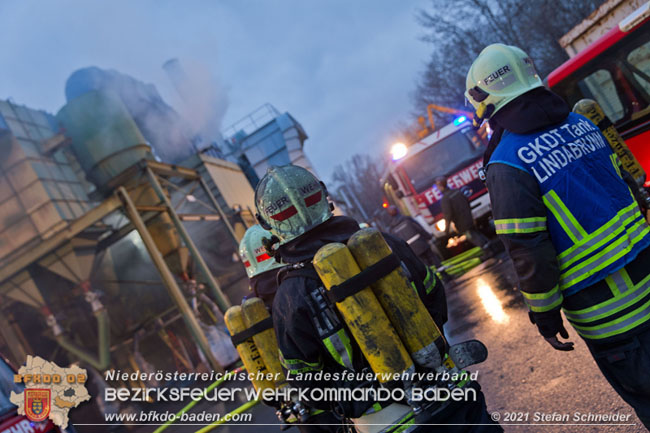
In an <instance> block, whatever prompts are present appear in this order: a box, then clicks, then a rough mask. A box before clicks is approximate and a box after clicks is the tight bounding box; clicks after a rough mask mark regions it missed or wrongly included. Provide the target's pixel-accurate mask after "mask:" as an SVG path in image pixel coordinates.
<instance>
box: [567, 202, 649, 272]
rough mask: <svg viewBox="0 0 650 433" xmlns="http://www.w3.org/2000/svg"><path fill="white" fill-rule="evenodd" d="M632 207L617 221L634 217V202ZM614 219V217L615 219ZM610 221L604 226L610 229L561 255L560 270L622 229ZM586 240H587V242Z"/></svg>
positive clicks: (636, 210)
mask: <svg viewBox="0 0 650 433" xmlns="http://www.w3.org/2000/svg"><path fill="white" fill-rule="evenodd" d="M632 204H633V205H634V206H633V207H632V208H631V209H629V210H628V211H627V212H625V213H624V214H623V215H622V216H620V217H619V218H618V221H620V222H621V223H623V221H625V220H626V219H628V218H629V217H631V216H634V214H635V213H636V212H638V211H639V208H638V207H637V204H636V202H634V203H632ZM639 217H643V216H642V215H641V213H640V212H639ZM615 218H616V217H615ZM615 218H614V219H612V220H610V221H608V222H607V223H606V224H610V225H611V227H610V228H608V229H606V230H603V232H602V233H600V234H598V235H597V236H595V237H594V238H593V239H589V238H586V239H585V240H586V242H585V243H584V244H582V245H580V246H578V247H576V249H575V250H573V251H571V253H569V254H567V255H566V256H564V257H562V254H560V257H559V258H558V259H559V261H560V268H563V267H565V266H568V263H571V261H572V260H573V258H574V257H576V256H578V255H580V254H582V253H583V252H585V251H589V250H590V249H591V248H593V246H594V245H598V244H599V243H600V242H602V241H603V240H604V239H605V238H606V237H607V236H609V235H611V234H612V233H614V232H615V231H616V230H621V229H622V227H621V225H619V224H614V222H615V221H616V219H615ZM623 230H624V229H623ZM587 239H588V240H587Z"/></svg>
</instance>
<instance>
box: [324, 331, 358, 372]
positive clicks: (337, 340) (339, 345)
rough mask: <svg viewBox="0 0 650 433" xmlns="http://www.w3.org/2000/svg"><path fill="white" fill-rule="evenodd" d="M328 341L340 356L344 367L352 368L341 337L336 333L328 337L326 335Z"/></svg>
mask: <svg viewBox="0 0 650 433" xmlns="http://www.w3.org/2000/svg"><path fill="white" fill-rule="evenodd" d="M327 338H328V339H329V340H330V342H331V343H332V346H334V349H335V350H336V352H337V353H338V354H339V356H340V357H341V362H342V363H343V365H344V366H345V367H346V368H349V369H354V366H353V365H352V360H351V359H350V357H349V356H348V351H347V349H346V347H345V344H344V343H343V341H342V340H341V337H339V335H338V334H332V335H330V336H329V337H327Z"/></svg>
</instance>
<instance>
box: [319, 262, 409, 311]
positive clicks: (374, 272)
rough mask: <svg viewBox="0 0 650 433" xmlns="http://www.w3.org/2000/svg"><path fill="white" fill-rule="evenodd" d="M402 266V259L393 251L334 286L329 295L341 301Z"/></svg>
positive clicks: (334, 300)
mask: <svg viewBox="0 0 650 433" xmlns="http://www.w3.org/2000/svg"><path fill="white" fill-rule="evenodd" d="M400 266H401V261H400V259H399V257H397V254H395V253H391V254H389V255H387V256H386V257H384V258H383V259H381V260H379V261H378V262H377V263H375V264H374V265H371V266H369V267H367V268H366V269H364V270H363V271H361V272H360V273H358V274H357V275H355V276H353V277H352V278H349V279H347V280H345V281H343V282H342V283H341V284H339V285H336V286H332V287H331V288H330V289H329V291H328V292H327V297H328V298H329V300H330V301H332V302H333V303H336V302H341V301H343V300H344V299H345V298H347V297H348V296H352V295H354V294H355V293H358V292H360V291H361V290H363V289H365V288H366V287H369V286H370V285H371V284H373V283H375V282H377V281H379V280H380V279H382V278H384V277H385V276H386V275H388V274H390V273H391V272H393V271H394V270H395V269H397V268H398V267H400Z"/></svg>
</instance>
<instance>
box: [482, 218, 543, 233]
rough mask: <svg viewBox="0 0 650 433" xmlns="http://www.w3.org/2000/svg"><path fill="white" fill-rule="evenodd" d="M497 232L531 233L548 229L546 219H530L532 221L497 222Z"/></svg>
mask: <svg viewBox="0 0 650 433" xmlns="http://www.w3.org/2000/svg"><path fill="white" fill-rule="evenodd" d="M494 227H495V228H496V231H497V233H499V234H508V233H531V232H536V231H542V230H544V229H546V221H530V222H508V223H496V221H495V224H494Z"/></svg>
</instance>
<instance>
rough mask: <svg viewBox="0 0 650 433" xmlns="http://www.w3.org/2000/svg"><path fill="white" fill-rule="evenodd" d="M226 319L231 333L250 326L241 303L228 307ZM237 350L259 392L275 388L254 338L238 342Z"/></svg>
mask: <svg viewBox="0 0 650 433" xmlns="http://www.w3.org/2000/svg"><path fill="white" fill-rule="evenodd" d="M224 321H225V322H226V327H227V328H228V331H230V334H231V335H235V334H238V333H240V332H242V331H244V330H246V329H247V328H248V326H246V321H245V318H244V313H243V312H242V308H241V306H239V305H234V306H232V307H230V308H228V310H227V311H226V314H224ZM237 352H239V356H240V357H241V360H242V362H243V363H244V367H246V370H247V371H248V374H249V375H250V377H251V382H252V383H253V386H254V387H255V389H256V390H257V391H258V392H262V390H264V389H266V388H274V384H273V382H272V381H270V380H268V376H267V375H268V370H267V368H266V364H264V360H263V359H262V356H261V355H260V353H259V351H258V350H257V347H256V346H255V342H254V341H253V339H252V338H249V339H247V340H246V341H244V342H243V343H240V344H238V345H237ZM258 374H260V375H263V377H259V376H258Z"/></svg>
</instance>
